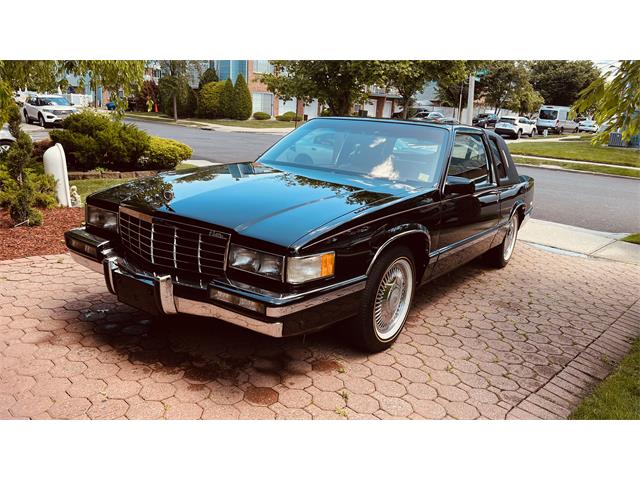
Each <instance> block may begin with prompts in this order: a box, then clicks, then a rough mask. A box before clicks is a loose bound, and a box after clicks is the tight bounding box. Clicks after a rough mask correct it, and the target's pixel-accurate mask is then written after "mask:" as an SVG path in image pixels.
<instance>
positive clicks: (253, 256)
mask: <svg viewBox="0 0 640 480" xmlns="http://www.w3.org/2000/svg"><path fill="white" fill-rule="evenodd" d="M282 265H283V257H281V256H278V255H271V254H269V253H264V252H259V251H257V250H251V249H249V248H244V247H240V246H239V245H231V247H230V248H229V266H230V267H233V268H237V269H238V270H244V271H245V272H251V273H256V274H258V275H263V276H265V277H268V278H273V279H275V280H282Z"/></svg>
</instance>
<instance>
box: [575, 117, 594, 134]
mask: <svg viewBox="0 0 640 480" xmlns="http://www.w3.org/2000/svg"><path fill="white" fill-rule="evenodd" d="M597 131H598V124H597V123H596V122H594V121H593V120H590V119H587V120H582V121H581V122H580V123H578V132H589V133H596V132H597Z"/></svg>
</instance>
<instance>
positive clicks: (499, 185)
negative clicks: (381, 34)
mask: <svg viewBox="0 0 640 480" xmlns="http://www.w3.org/2000/svg"><path fill="white" fill-rule="evenodd" d="M532 207H533V179H532V178H529V177H526V176H519V175H518V172H517V171H516V167H515V165H514V163H513V160H512V159H511V155H510V154H509V150H508V148H507V145H506V144H505V142H504V140H503V139H502V138H501V137H500V136H498V135H495V134H493V133H491V132H488V131H486V130H483V129H480V128H474V127H468V126H462V125H440V124H429V123H425V122H419V121H415V122H412V121H396V120H377V119H363V118H319V119H314V120H311V121H309V122H307V123H306V124H304V125H303V126H301V127H299V128H298V129H296V130H294V131H293V132H292V133H290V134H289V135H287V136H285V137H284V138H282V139H281V140H280V141H278V142H277V143H276V144H275V145H274V146H273V147H271V148H270V149H269V150H267V151H266V152H265V153H264V154H262V155H261V156H260V157H259V158H258V159H257V160H255V161H247V162H240V163H233V164H228V165H217V166H211V167H205V168H200V169H194V170H185V171H180V172H167V173H163V174H160V175H157V176H154V177H148V178H142V179H137V180H134V181H132V182H129V183H126V184H123V185H120V186H116V187H113V188H110V189H108V190H103V191H101V192H97V193H94V194H93V195H90V196H89V197H88V198H87V199H86V222H85V226H84V227H82V228H78V229H74V230H70V231H68V232H67V233H66V234H65V238H66V244H67V246H68V247H69V250H70V251H71V255H72V256H73V257H74V259H75V260H77V261H78V262H79V263H80V264H82V265H85V266H87V267H89V268H92V269H93V270H96V271H98V272H100V273H102V274H104V277H105V281H106V284H107V287H108V289H109V290H110V291H111V292H112V293H113V294H115V295H117V297H118V299H119V300H120V301H122V302H124V303H126V304H129V305H132V306H134V307H137V308H139V309H142V310H145V311H147V312H151V313H154V314H158V315H163V316H171V315H176V314H180V313H186V314H192V315H200V316H206V317H211V318H212V319H219V320H223V321H226V322H231V323H233V324H236V325H241V326H243V327H245V328H248V329H251V330H254V331H258V332H262V333H264V334H267V335H271V336H274V337H283V336H289V335H296V334H300V333H305V332H311V331H315V330H318V329H321V328H323V327H326V326H327V325H329V324H332V323H335V322H339V321H345V323H344V324H343V325H344V328H345V329H346V330H348V331H349V333H350V334H351V335H352V338H353V339H354V340H355V342H356V343H357V344H358V345H359V346H360V347H361V348H363V349H366V350H368V351H380V350H383V349H385V348H388V347H389V346H390V345H391V344H392V343H393V342H394V340H395V339H396V338H397V337H398V335H399V334H400V332H401V330H402V328H403V325H404V323H405V321H406V319H407V316H408V313H409V310H410V307H411V301H412V298H413V295H414V293H415V291H416V288H417V287H418V286H419V285H421V284H423V283H426V282H428V281H431V280H433V279H435V278H437V277H438V276H440V275H442V274H444V273H446V272H448V271H450V270H451V269H454V268H456V267H458V266H459V265H461V264H464V263H466V262H468V261H470V260H471V259H473V258H475V257H477V256H479V255H482V254H484V255H485V256H486V258H487V260H488V261H489V262H490V263H491V264H492V265H494V266H495V267H504V266H505V265H506V264H507V262H508V261H509V259H510V258H511V256H512V254H513V250H514V246H515V243H516V236H517V234H518V229H519V228H520V226H521V225H522V224H523V222H524V221H525V219H527V218H528V217H529V215H530V213H531V211H532Z"/></svg>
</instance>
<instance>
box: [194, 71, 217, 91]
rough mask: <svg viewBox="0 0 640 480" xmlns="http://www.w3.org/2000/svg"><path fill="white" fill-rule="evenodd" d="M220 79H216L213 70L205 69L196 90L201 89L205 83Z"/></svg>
mask: <svg viewBox="0 0 640 480" xmlns="http://www.w3.org/2000/svg"><path fill="white" fill-rule="evenodd" d="M219 80H220V79H219V78H218V74H217V73H216V70H215V68H207V69H206V70H205V71H204V72H203V73H202V76H201V77H200V83H199V84H198V88H199V89H201V88H202V87H204V86H205V85H206V84H207V83H211V82H218V81H219Z"/></svg>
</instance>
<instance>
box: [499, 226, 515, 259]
mask: <svg viewBox="0 0 640 480" xmlns="http://www.w3.org/2000/svg"><path fill="white" fill-rule="evenodd" d="M517 234H518V217H517V216H516V215H513V217H512V218H511V221H510V222H509V230H508V231H507V236H506V237H505V239H504V251H503V254H502V256H503V258H504V259H505V260H509V258H511V254H512V253H513V247H514V246H515V244H516V236H517Z"/></svg>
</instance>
